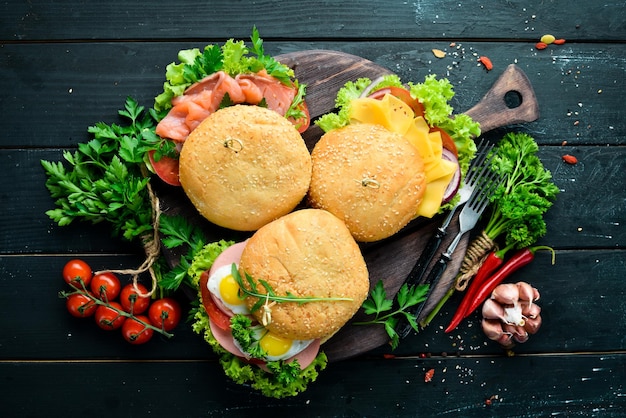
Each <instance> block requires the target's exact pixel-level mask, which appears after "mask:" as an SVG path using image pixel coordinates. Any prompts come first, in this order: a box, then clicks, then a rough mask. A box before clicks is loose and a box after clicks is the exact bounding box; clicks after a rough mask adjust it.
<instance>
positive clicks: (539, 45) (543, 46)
mask: <svg viewBox="0 0 626 418" xmlns="http://www.w3.org/2000/svg"><path fill="white" fill-rule="evenodd" d="M547 47H548V44H547V43H545V42H537V43H536V44H535V48H537V49H546V48H547Z"/></svg>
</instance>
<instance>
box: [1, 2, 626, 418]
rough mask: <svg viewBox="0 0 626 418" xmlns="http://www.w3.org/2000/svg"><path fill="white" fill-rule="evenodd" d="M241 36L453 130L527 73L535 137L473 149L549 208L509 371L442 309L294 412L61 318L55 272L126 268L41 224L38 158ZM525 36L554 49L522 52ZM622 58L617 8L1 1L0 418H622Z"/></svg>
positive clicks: (189, 363)
mask: <svg viewBox="0 0 626 418" xmlns="http://www.w3.org/2000/svg"><path fill="white" fill-rule="evenodd" d="M533 3H538V4H533ZM253 25H256V26H257V27H258V28H259V30H260V32H261V36H262V37H263V39H264V40H265V46H266V49H267V51H268V52H270V53H272V54H281V53H287V52H293V51H300V50H308V49H331V50H337V51H343V52H347V53H350V54H354V55H358V56H361V57H364V58H367V59H369V60H371V61H374V62H375V63H377V64H378V65H381V66H384V67H387V68H389V69H390V70H392V71H394V72H396V73H397V74H399V75H400V76H401V77H402V79H403V80H415V81H421V80H422V79H423V77H424V76H425V75H427V74H430V73H435V74H438V75H439V76H442V77H443V76H445V77H448V78H449V80H450V81H451V82H452V83H453V84H454V86H455V92H456V96H455V98H454V99H453V105H454V106H455V110H457V111H459V112H460V111H463V110H466V109H468V108H469V107H471V106H472V105H473V104H474V103H476V102H477V101H478V100H479V99H480V97H481V96H482V95H483V94H484V93H485V92H486V91H487V90H488V88H489V87H490V86H491V85H492V84H493V82H494V81H495V79H496V78H497V75H498V74H499V73H500V72H501V71H502V70H504V68H505V67H506V66H507V65H508V64H511V63H515V64H517V65H518V66H519V67H520V68H521V69H522V70H523V71H524V72H525V73H526V74H527V76H528V77H529V79H530V81H531V82H532V84H533V86H534V88H535V92H536V94H537V98H538V101H539V106H540V110H541V117H540V119H539V120H537V121H536V122H533V123H528V124H521V125H517V126H509V127H507V128H506V129H500V130H497V131H495V132H492V133H490V134H489V136H490V138H491V139H496V140H497V138H498V137H499V136H500V137H501V136H502V135H503V134H504V133H505V132H508V131H521V132H526V133H529V134H530V135H532V136H533V137H534V138H535V139H536V140H537V142H538V143H539V144H540V146H541V147H540V154H539V155H540V157H541V159H542V161H543V163H544V164H545V166H546V167H547V168H548V169H549V170H551V172H552V174H553V176H554V181H555V183H556V184H557V185H558V187H559V189H560V190H561V193H560V194H559V196H558V199H557V201H556V203H555V205H554V207H553V208H552V209H551V210H550V211H549V213H548V214H547V217H546V219H547V223H548V232H547V234H546V236H545V237H544V238H543V239H542V240H541V244H543V245H549V246H551V247H553V248H555V249H556V250H557V256H556V260H557V261H556V265H554V266H552V265H551V264H550V257H549V256H548V255H547V254H545V253H544V254H539V255H538V256H537V258H536V260H535V261H534V262H533V263H532V264H531V265H530V266H528V267H525V268H524V269H523V270H520V271H519V272H518V273H516V275H515V276H514V279H515V280H516V279H523V280H527V281H530V282H532V283H533V284H534V285H535V286H536V287H538V288H539V289H540V291H541V293H542V300H541V302H540V304H541V306H542V308H543V317H544V323H543V326H542V329H541V330H540V332H539V334H537V335H535V336H533V337H532V338H531V339H530V341H529V342H527V343H526V344H522V345H518V346H517V347H515V350H514V353H515V355H514V356H512V357H511V356H507V354H506V352H505V351H503V350H502V349H501V348H499V347H498V346H497V345H496V344H495V343H492V342H490V341H488V340H487V339H486V338H485V337H484V336H483V334H482V332H481V331H480V329H479V326H478V320H479V318H478V316H477V315H475V316H473V317H472V318H471V321H469V322H466V323H464V324H463V325H461V326H460V327H459V328H458V329H457V330H456V331H455V332H453V333H451V334H445V333H444V332H443V328H444V327H445V326H446V324H447V323H448V321H449V319H450V316H451V315H452V312H453V310H454V308H455V307H456V306H457V305H458V303H459V297H458V296H454V297H453V298H452V299H451V300H450V301H449V303H448V304H447V305H446V306H445V307H444V309H443V311H442V312H441V314H440V315H439V316H438V317H437V318H436V319H435V321H434V322H433V323H432V324H431V326H429V327H428V328H427V329H426V330H424V331H423V332H421V333H420V334H413V335H411V336H410V337H409V338H408V339H406V340H404V341H403V342H402V343H401V345H400V347H399V348H398V349H397V350H395V351H394V352H391V351H390V350H388V349H387V348H384V347H383V348H381V349H378V350H374V351H372V352H370V353H366V354H364V355H361V356H358V357H356V358H353V359H349V360H346V361H341V362H336V363H332V364H331V365H330V366H329V367H328V368H327V370H325V371H324V372H323V373H322V374H321V376H320V377H319V379H318V381H317V382H316V383H314V384H312V385H311V387H310V388H309V390H308V391H307V392H305V393H304V394H301V395H299V396H298V397H295V398H288V399H284V400H272V399H267V398H265V397H263V396H261V395H259V394H257V393H256V392H253V391H251V390H249V389H248V388H246V387H242V386H237V385H234V384H232V383H230V382H229V381H227V380H226V379H225V378H224V377H223V375H222V371H221V368H220V366H219V365H218V364H217V362H216V357H215V356H214V355H213V354H212V352H211V350H210V349H209V348H208V347H207V346H206V345H205V344H204V343H203V342H202V341H201V339H200V338H199V337H198V336H197V335H195V334H194V333H193V332H192V331H191V330H190V329H188V327H187V326H184V325H183V326H181V327H179V329H178V330H177V332H176V336H175V338H173V339H172V340H167V341H165V340H161V339H155V340H154V341H151V342H150V343H149V344H148V345H146V346H138V347H135V346H130V345H128V344H127V343H125V342H124V341H122V340H121V339H120V338H114V337H112V336H111V335H108V334H106V333H105V332H104V331H101V330H99V329H98V328H97V327H95V326H94V325H93V323H88V322H89V321H87V322H85V321H81V320H77V319H74V318H72V317H70V316H69V315H68V314H67V312H66V310H65V308H64V304H63V301H62V300H61V299H59V298H58V297H57V292H58V291H59V290H60V289H61V288H62V287H63V282H62V280H61V276H60V271H61V269H62V266H63V265H64V264H65V262H66V261H68V260H69V259H70V258H73V257H81V258H83V259H85V260H87V261H88V262H89V263H91V264H92V265H93V267H94V268H95V269H100V268H105V267H106V268H112V267H113V268H118V267H128V266H136V265H138V264H140V262H141V261H142V251H141V249H140V248H139V247H137V246H135V245H132V244H128V243H126V242H123V241H121V240H119V239H116V238H111V233H110V231H109V230H108V228H107V226H106V225H99V226H90V225H86V224H75V225H71V226H68V227H63V228H61V227H58V226H56V225H55V224H54V223H53V222H51V221H50V220H49V219H48V218H47V217H46V215H45V214H44V212H45V211H46V210H48V209H50V208H52V206H53V202H52V200H51V198H50V196H49V194H48V192H47V190H46V189H45V186H44V182H45V175H44V172H43V170H42V167H41V165H40V160H42V159H45V160H52V161H57V160H60V158H61V153H62V151H63V150H65V149H72V148H74V147H75V146H76V144H77V143H79V142H84V141H86V140H87V139H89V135H88V134H87V127H88V126H90V125H92V124H94V123H95V122H98V121H104V122H107V123H111V122H116V121H117V119H116V113H117V110H118V109H120V108H121V107H122V106H123V103H124V100H125V98H126V97H127V96H132V97H134V98H136V99H137V100H138V101H139V102H140V103H141V104H144V105H147V106H150V105H151V104H152V99H153V97H154V95H155V94H157V93H158V92H159V91H160V89H161V85H162V82H163V77H164V71H165V65H167V64H168V63H170V62H172V61H174V60H175V59H176V53H177V51H179V50H180V49H184V48H190V47H200V48H202V47H203V46H204V45H206V44H208V43H221V42H223V41H224V40H226V39H228V38H236V39H248V37H249V35H250V32H251V28H252V26H253ZM546 33H551V34H553V35H555V36H556V37H557V38H564V39H566V40H567V42H566V43H565V44H564V45H550V46H549V47H548V48H546V49H544V50H537V49H536V48H535V43H536V42H537V41H538V40H539V38H540V37H541V36H542V35H544V34H546ZM625 41H626V4H625V3H624V2H623V1H605V2H600V3H598V2H576V4H574V2H571V1H562V0H554V1H544V2H525V1H507V2H504V1H498V2H480V1H462V2H461V1H455V2H437V1H428V0H426V1H417V2H413V1H387V2H379V1H343V2H333V1H307V2H304V1H291V2H272V1H255V2H246V1H233V0H229V1H213V2H194V1H177V2H169V3H167V4H165V3H161V2H146V1H139V2H121V1H113V0H111V1H102V2H78V1H61V2H46V1H38V0H33V1H28V2H27V1H16V0H13V1H9V2H3V3H2V4H1V5H0V92H1V94H0V115H1V120H2V125H1V126H2V130H1V134H0V160H1V161H2V171H3V175H4V176H5V180H4V181H3V182H2V183H1V185H0V198H1V207H2V210H1V211H0V306H2V316H1V319H0V393H1V394H2V395H1V399H2V404H1V406H0V408H1V411H2V412H1V414H2V415H3V416H16V417H17V416H19V417H31V416H32V417H34V416H79V415H80V416H84V417H96V416H111V415H112V414H115V415H117V416H142V417H143V416H221V417H222V416H242V415H252V414H258V413H260V412H262V413H265V414H268V415H270V414H271V415H272V416H385V417H389V416H464V417H485V416H519V417H522V416H523V417H531V416H532V417H534V416H598V417H607V416H613V417H618V416H625V415H626V389H625V387H624V382H625V380H626V379H625V378H626V373H625V371H626V339H625V337H624V336H625V335H626V302H625V301H624V300H625V296H626V295H625V293H626V290H625V289H626V285H625V284H624V283H625V282H624V277H625V275H626V252H625V250H624V246H625V245H626V230H625V228H624V224H625V222H626V190H625V186H624V170H625V168H626V150H625V147H624V145H626V139H625V138H626V124H625V123H624V120H625V119H626V110H624V109H625V107H624V98H623V93H624V90H625V87H626V82H625V76H626V46H625V43H624V42H625ZM433 48H437V49H441V50H444V51H446V52H447V55H446V57H445V58H442V59H438V58H436V57H435V56H434V55H433V53H432V52H431V50H432V49H433ZM481 55H484V56H488V57H490V58H491V60H492V61H493V64H494V69H493V70H492V71H490V72H487V71H485V69H484V68H483V67H482V66H480V65H478V63H477V57H478V56H481ZM564 154H571V155H574V156H576V157H577V158H578V161H579V162H578V163H577V164H575V165H569V164H566V163H564V162H563V161H562V159H561V157H562V155H564ZM391 353H392V354H393V355H394V358H389V356H388V355H387V354H391ZM430 369H434V376H433V379H432V381H430V382H428V383H427V382H425V381H424V374H425V372H426V371H427V370H430Z"/></svg>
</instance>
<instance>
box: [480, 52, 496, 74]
mask: <svg viewBox="0 0 626 418" xmlns="http://www.w3.org/2000/svg"><path fill="white" fill-rule="evenodd" d="M478 62H480V63H481V64H482V65H483V66H484V67H485V68H486V69H487V71H491V70H492V69H493V63H492V62H491V60H490V59H489V58H488V57H485V56H484V55H483V56H481V57H479V58H478Z"/></svg>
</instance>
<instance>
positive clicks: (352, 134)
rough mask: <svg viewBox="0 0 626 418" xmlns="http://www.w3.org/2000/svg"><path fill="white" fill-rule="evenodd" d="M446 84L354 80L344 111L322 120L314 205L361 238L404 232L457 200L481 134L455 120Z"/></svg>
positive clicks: (344, 91)
mask: <svg viewBox="0 0 626 418" xmlns="http://www.w3.org/2000/svg"><path fill="white" fill-rule="evenodd" d="M452 96H453V92H452V86H451V85H450V83H449V82H448V80H446V79H442V80H438V79H436V77H435V76H434V75H432V76H428V77H426V79H425V80H424V82H423V83H419V84H409V85H408V87H406V86H404V85H402V83H401V82H400V79H399V77H398V76H396V75H389V76H384V77H381V78H380V79H377V80H375V81H371V80H370V79H367V78H362V79H359V80H356V81H354V82H348V83H347V84H346V85H345V86H344V87H342V88H341V89H340V90H339V92H338V94H337V99H336V105H337V112H336V113H328V114H326V115H324V116H322V117H321V118H320V119H318V120H317V121H316V122H315V123H316V124H317V125H319V126H320V127H321V128H322V129H323V130H324V131H325V134H324V135H323V136H322V138H321V139H320V141H319V142H318V143H317V144H316V146H315V148H314V149H313V152H312V162H313V170H312V179H311V186H310V189H309V194H308V201H309V203H310V205H311V206H312V207H315V208H320V209H325V210H328V211H330V212H332V213H333V214H335V215H336V216H338V217H339V218H340V219H343V220H344V221H345V222H346V224H347V225H348V228H349V229H350V231H351V232H352V234H353V235H354V237H355V238H356V239H357V240H358V241H377V240H380V239H383V238H387V237H389V236H391V235H393V234H395V233H397V232H398V231H399V230H400V229H401V228H402V227H404V226H405V225H406V224H407V223H408V222H409V221H410V220H412V219H414V218H415V217H418V216H423V217H432V216H434V215H435V214H437V213H438V212H439V211H440V210H441V208H442V206H443V205H445V204H446V203H448V202H450V201H451V200H452V199H453V198H454V196H455V194H456V190H457V189H458V187H459V183H460V181H461V178H462V175H463V174H464V173H465V172H466V170H467V168H468V167H469V162H470V160H471V159H472V158H473V156H474V153H475V151H476V146H475V144H474V142H473V137H475V136H478V135H479V134H480V128H479V125H478V123H476V122H473V121H472V120H471V118H470V117H469V116H467V115H455V116H452V107H451V106H450V105H449V104H448V100H449V99H450V98H451V97H452Z"/></svg>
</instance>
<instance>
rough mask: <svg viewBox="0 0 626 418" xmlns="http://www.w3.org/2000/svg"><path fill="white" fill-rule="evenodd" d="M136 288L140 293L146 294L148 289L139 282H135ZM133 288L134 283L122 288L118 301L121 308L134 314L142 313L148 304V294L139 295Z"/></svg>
mask: <svg viewBox="0 0 626 418" xmlns="http://www.w3.org/2000/svg"><path fill="white" fill-rule="evenodd" d="M137 289H138V290H139V292H140V293H141V294H144V295H145V294H147V293H148V289H146V287H145V286H144V285H142V284H141V283H137ZM137 289H135V285H134V284H132V283H129V284H127V285H126V286H124V287H123V288H122V292H121V293H120V303H121V304H122V308H124V310H125V311H126V312H130V313H132V314H134V315H138V314H140V313H144V312H145V311H146V310H148V306H150V296H140V295H139V294H138V293H137Z"/></svg>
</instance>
